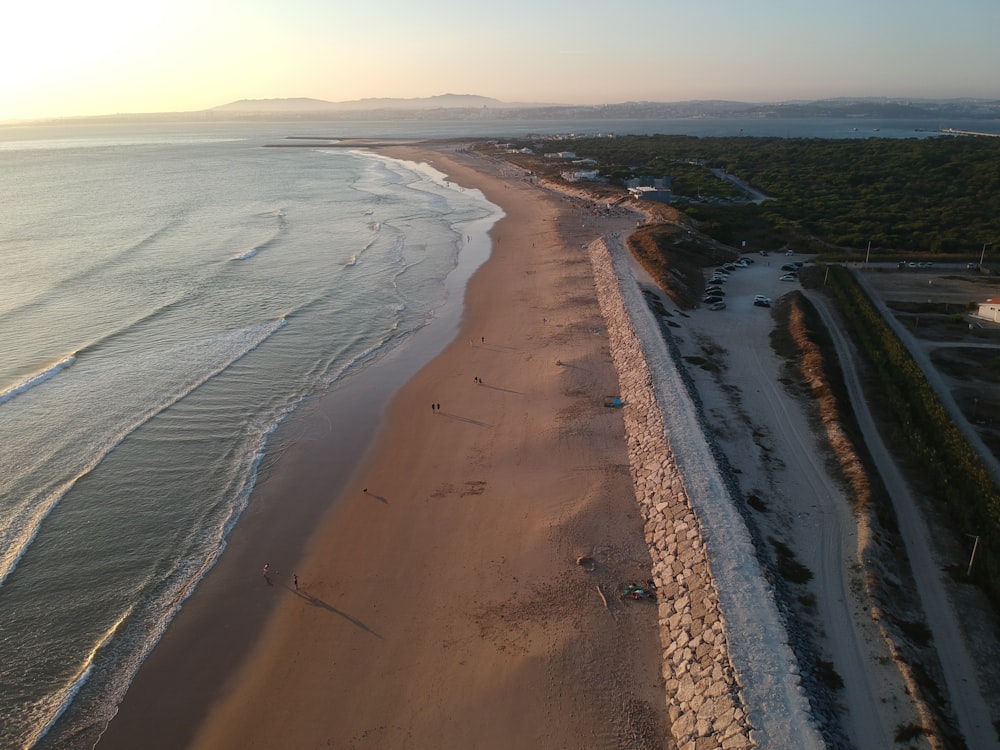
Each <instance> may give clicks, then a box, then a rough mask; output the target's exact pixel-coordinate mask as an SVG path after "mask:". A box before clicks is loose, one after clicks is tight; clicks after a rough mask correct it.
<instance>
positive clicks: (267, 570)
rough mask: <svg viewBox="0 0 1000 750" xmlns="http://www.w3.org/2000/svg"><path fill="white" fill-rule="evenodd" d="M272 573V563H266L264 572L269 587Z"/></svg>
mask: <svg viewBox="0 0 1000 750" xmlns="http://www.w3.org/2000/svg"><path fill="white" fill-rule="evenodd" d="M270 571H271V563H264V571H263V573H264V580H265V581H266V582H267V584H268V585H269V586H270V585H271V576H270Z"/></svg>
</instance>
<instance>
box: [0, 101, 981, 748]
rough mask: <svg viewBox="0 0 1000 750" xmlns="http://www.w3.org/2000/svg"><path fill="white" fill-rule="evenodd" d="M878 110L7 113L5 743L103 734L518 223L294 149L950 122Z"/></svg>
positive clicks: (2, 287)
mask: <svg viewBox="0 0 1000 750" xmlns="http://www.w3.org/2000/svg"><path fill="white" fill-rule="evenodd" d="M857 122H858V121H857V120H851V119H841V120H837V119H826V120H802V121H788V120H760V119H755V120H695V121H692V120H675V121H615V122H612V121H605V120H595V121H592V122H575V123H567V122H555V121H548V122H543V121H538V122H511V121H483V122H471V123H470V122H461V123H348V124H345V123H336V124H334V123H308V124H306V123H302V124H293V123H281V124H267V123H250V124H239V123H236V124H234V123H205V124H201V125H183V126H182V125H172V126H171V125H165V124H150V125H132V126H111V125H107V124H96V125H88V126H74V127H68V126H64V127H59V126H49V127H44V128H37V127H36V128H32V127H9V128H0V206H2V213H0V216H2V218H0V747H4V748H6V747H11V748H16V747H31V746H42V747H63V746H66V744H67V742H68V740H67V739H66V738H67V737H68V736H71V735H72V736H75V737H78V738H79V737H84V738H87V737H92V736H95V732H99V731H100V728H101V726H103V724H105V723H106V722H107V721H108V720H109V719H110V717H111V716H112V715H113V713H114V710H115V706H116V704H117V702H118V701H119V700H120V698H121V696H122V695H123V694H124V691H125V690H126V689H127V687H128V685H129V683H130V681H131V680H132V678H133V676H134V675H135V672H136V670H137V669H138V667H139V665H140V664H141V662H142V660H143V658H144V657H145V656H146V655H147V654H148V652H149V650H150V649H151V648H152V647H153V645H154V644H155V643H156V641H157V640H158V639H159V637H160V635H161V634H162V633H163V630H164V628H165V627H166V626H167V624H168V622H169V621H170V619H171V617H172V616H173V615H174V614H175V613H176V612H177V610H178V608H179V607H180V606H181V604H182V603H183V601H184V599H185V598H186V597H187V596H188V595H189V594H190V593H191V591H192V590H193V588H194V586H195V585H196V584H197V582H198V581H199V580H200V579H201V577H202V576H203V575H204V574H205V572H206V571H207V570H208V569H209V568H210V567H211V565H212V564H213V562H214V561H215V560H216V559H217V557H218V555H219V554H220V553H221V551H222V549H223V548H224V545H225V538H226V534H227V532H228V531H229V530H230V529H231V528H232V526H233V525H234V524H235V522H236V520H237V519H238V517H239V516H240V513H241V512H242V511H243V510H244V509H245V508H246V507H247V504H248V503H250V502H252V490H253V487H254V483H255V479H256V475H257V470H258V467H259V465H260V462H261V460H262V458H263V457H264V456H266V455H267V451H268V437H269V435H272V433H273V432H274V430H275V429H276V427H277V426H278V425H279V424H280V423H281V422H282V420H283V419H285V418H286V417H287V416H288V415H289V414H291V413H292V412H293V411H294V410H295V409H296V408H298V407H299V406H300V405H302V404H303V403H304V402H306V401H308V400H309V399H311V398H314V397H316V396H319V395H322V394H323V393H325V392H327V391H329V390H330V389H333V388H336V387H338V385H340V384H343V383H344V382H346V381H347V380H348V379H350V378H353V377H360V376H363V374H364V373H365V372H366V370H367V368H370V367H377V366H378V364H379V362H380V361H381V360H383V359H384V358H386V357H388V356H389V353H390V352H393V351H397V350H399V348H400V347H405V346H406V345H407V342H408V341H410V340H411V339H412V338H413V337H414V336H415V334H416V332H417V331H420V330H422V329H424V328H425V327H426V326H427V325H428V324H429V323H433V322H434V321H435V319H436V316H437V315H438V314H439V312H440V311H441V310H442V309H444V308H445V307H446V306H447V305H449V304H451V305H454V303H455V299H454V295H455V294H456V289H455V288H454V283H452V282H453V274H454V273H455V269H456V268H457V267H459V265H460V264H461V261H462V259H463V257H465V256H464V254H467V253H468V252H469V248H470V246H471V245H473V244H475V243H476V242H477V241H478V242H480V243H481V244H485V243H484V240H483V239H482V234H483V233H484V232H486V231H488V229H489V227H490V226H491V224H492V222H493V221H495V220H496V218H497V217H498V216H499V215H500V213H499V211H498V209H497V208H496V207H495V206H492V205H491V204H489V203H488V202H487V201H485V200H484V199H483V197H482V196H481V195H480V194H479V193H478V192H476V191H465V190H462V189H460V188H458V187H457V186H455V185H453V184H451V183H449V182H448V180H447V179H446V178H445V177H444V176H443V175H440V174H438V173H436V172H434V171H433V170H431V169H429V168H426V167H419V166H417V165H413V164H405V163H401V162H397V161H393V160H387V159H383V158H379V157H377V156H374V155H371V154H365V153H361V152H355V151H350V150H346V149H333V148H324V147H321V146H320V145H318V144H315V145H308V144H305V145H303V142H302V141H296V144H297V145H298V147H294V148H271V147H270V146H274V145H289V143H288V141H286V140H284V138H285V136H286V135H298V136H303V135H317V136H326V137H329V136H337V135H342V136H356V137H365V136H370V137H408V136H422V137H464V136H474V137H488V136H498V137H513V136H517V135H524V134H528V133H565V132H578V133H585V134H596V133H599V132H600V133H609V132H616V133H621V134H626V133H684V134H689V135H702V136H734V135H762V136H763V135H767V136H793V137H834V138H858V137H872V136H873V134H874V132H875V131H874V128H876V127H877V128H878V129H879V130H878V136H879V137H914V136H916V137H926V136H929V135H933V134H934V132H933V131H934V130H935V129H936V127H937V125H938V124H936V123H930V122H912V123H911V122H906V123H903V122H899V121H885V122H874V121H873V122H868V121H866V123H865V126H864V127H859V126H858V125H857ZM946 124H947V125H949V126H951V127H956V128H960V129H962V128H965V129H970V130H980V131H982V130H989V131H990V132H993V131H994V130H997V131H1000V128H998V127H997V124H996V123H986V124H984V123H946ZM918 128H919V130H918ZM460 291H461V290H460V289H459V290H457V293H458V294H460ZM449 294H451V295H452V297H451V299H449ZM57 719H59V720H58V721H57ZM84 727H85V728H86V730H84ZM81 732H82V733H81ZM85 743H86V741H84V744H85ZM74 744H77V743H75V742H74Z"/></svg>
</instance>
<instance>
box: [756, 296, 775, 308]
mask: <svg viewBox="0 0 1000 750" xmlns="http://www.w3.org/2000/svg"><path fill="white" fill-rule="evenodd" d="M753 304H754V306H755V307H770V306H771V300H769V299H768V298H767V297H764V298H763V299H755V300H754V301H753Z"/></svg>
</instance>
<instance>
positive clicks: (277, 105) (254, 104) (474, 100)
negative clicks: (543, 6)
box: [210, 94, 539, 114]
mask: <svg viewBox="0 0 1000 750" xmlns="http://www.w3.org/2000/svg"><path fill="white" fill-rule="evenodd" d="M528 106H539V105H525V104H507V103H505V102H502V101H500V100H499V99H491V98H490V97H488V96H477V95H475V94H441V95H439V96H427V97H422V98H417V99H392V98H380V99H376V98H372V99H355V100H353V101H346V102H328V101H324V100H322V99H307V98H297V99H240V100H239V101H235V102H230V103H229V104H223V105H221V106H218V107H213V108H212V109H211V110H210V111H212V112H233V113H236V112H245V113H251V112H257V113H264V112H267V113H272V114H276V113H281V112H284V113H302V112H357V111H364V110H369V111H370V110H391V111H408V112H413V111H422V110H429V109H483V108H488V109H504V108H509V107H528Z"/></svg>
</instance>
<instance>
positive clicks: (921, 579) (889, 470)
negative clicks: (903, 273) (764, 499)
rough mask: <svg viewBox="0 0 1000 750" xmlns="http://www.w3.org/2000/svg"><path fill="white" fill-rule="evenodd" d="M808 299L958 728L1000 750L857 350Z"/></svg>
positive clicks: (971, 740) (817, 300) (975, 744)
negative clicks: (902, 556) (838, 368)
mask: <svg viewBox="0 0 1000 750" xmlns="http://www.w3.org/2000/svg"><path fill="white" fill-rule="evenodd" d="M810 299H812V301H813V302H814V304H815V305H816V307H817V309H818V310H819V312H820V315H821V316H822V317H823V321H824V322H825V323H826V326H827V328H828V329H829V330H830V333H831V334H832V337H833V341H834V344H835V346H836V347H837V354H838V355H839V357H840V361H841V364H842V366H843V368H844V376H845V381H846V384H847V388H848V391H849V393H850V398H851V407H852V408H853V410H854V416H855V418H856V419H857V420H858V424H859V426H860V428H861V431H862V433H863V434H864V438H865V443H866V444H867V446H868V450H869V451H870V452H871V454H872V456H873V458H874V460H875V463H876V465H877V466H878V468H879V472H880V474H881V475H882V480H883V482H884V484H885V486H886V489H887V490H888V492H889V494H890V496H891V497H892V502H893V507H894V508H895V510H896V516H897V518H898V520H899V531H900V534H901V536H902V537H903V541H904V544H905V545H906V554H907V557H909V560H910V566H911V568H912V570H913V577H914V580H915V581H916V585H917V590H918V593H919V595H920V600H921V602H922V604H923V610H924V613H925V615H926V617H927V625H928V627H929V628H930V630H931V633H932V634H933V639H934V643H935V645H936V648H937V651H938V654H939V656H940V659H941V666H942V668H943V670H944V675H945V682H946V683H947V688H948V694H949V695H950V696H951V702H952V706H953V707H954V710H955V713H956V715H957V718H958V723H959V727H960V729H961V731H962V734H963V735H964V736H965V740H966V743H967V744H968V746H969V747H970V748H977V749H978V748H983V749H984V750H986V749H987V748H1000V742H998V741H997V735H996V731H995V730H994V728H993V726H992V723H991V719H990V711H989V707H988V706H987V704H986V701H985V700H983V695H982V692H981V689H980V686H979V683H978V680H977V677H976V667H975V662H974V661H973V659H972V657H971V656H970V654H969V651H968V649H967V648H966V647H965V638H964V634H963V633H962V628H961V626H960V624H959V621H958V616H957V614H956V612H955V609H954V607H953V606H952V603H951V601H950V599H949V597H948V593H947V585H948V584H947V580H946V578H945V576H944V575H943V573H942V567H943V566H942V564H941V563H940V562H939V561H937V560H935V559H934V557H933V554H932V544H931V539H930V530H929V529H928V528H927V524H926V523H925V522H924V519H923V517H922V515H921V513H920V511H919V509H918V506H917V503H916V501H915V500H914V498H913V496H912V495H911V493H910V490H909V487H908V486H907V484H906V482H905V480H904V479H903V476H902V473H901V472H900V470H899V467H898V466H897V465H896V462H895V460H894V459H893V456H892V454H891V452H890V451H889V449H888V448H887V447H886V445H885V442H884V441H883V440H882V436H881V435H880V434H879V432H878V429H877V428H876V426H875V420H874V419H873V417H872V414H871V412H870V411H869V409H868V403H867V401H866V400H865V398H864V393H863V391H862V389H861V383H860V382H859V380H858V376H857V373H858V367H857V364H856V363H855V355H854V350H853V347H851V345H850V344H849V342H848V341H847V339H846V337H845V336H844V335H843V333H842V332H841V330H840V326H839V325H838V324H837V322H836V320H835V318H834V316H833V313H832V312H831V311H830V309H829V307H828V305H827V304H826V303H825V299H824V298H823V297H822V296H821V295H817V294H813V295H810ZM924 372H925V374H927V376H928V377H929V378H930V379H932V380H933V378H934V374H933V370H932V369H928V368H925V369H924ZM935 390H939V392H940V390H944V389H943V388H942V389H938V388H935ZM963 421H964V420H963Z"/></svg>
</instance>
